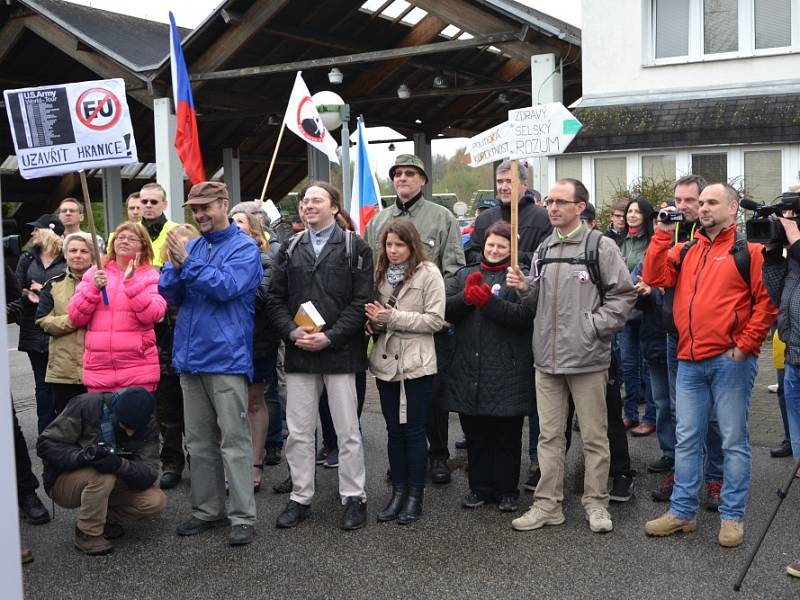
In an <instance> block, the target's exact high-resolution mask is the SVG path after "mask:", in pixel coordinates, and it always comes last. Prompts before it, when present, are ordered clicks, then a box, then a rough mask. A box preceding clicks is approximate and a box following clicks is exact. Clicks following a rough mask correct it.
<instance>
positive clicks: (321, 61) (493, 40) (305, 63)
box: [189, 31, 518, 81]
mask: <svg viewBox="0 0 800 600" xmlns="http://www.w3.org/2000/svg"><path fill="white" fill-rule="evenodd" d="M517 35H518V34H517V33H516V32H512V31H506V32H505V33H493V34H490V35H484V36H476V37H474V38H472V39H470V40H451V41H449V42H438V43H436V44H423V45H421V46H416V47H412V48H391V49H389V50H377V51H375V52H363V53H360V54H345V55H342V56H332V57H330V58H313V59H310V60H300V61H296V62H291V63H283V64H278V65H264V66H260V67H244V68H242V69H228V70H225V71H216V72H212V73H195V74H194V75H191V76H190V77H189V79H191V80H192V81H211V80H219V79H239V78H241V77H254V76H261V75H274V74H276V73H291V72H293V71H302V70H307V69H321V68H327V67H334V66H346V65H354V64H359V63H371V62H377V61H382V60H393V59H396V58H408V57H411V56H420V55H423V54H438V53H440V52H453V51H457V50H463V49H465V48H475V47H477V46H490V45H493V44H497V43H500V42H502V41H508V40H511V39H516V38H517Z"/></svg>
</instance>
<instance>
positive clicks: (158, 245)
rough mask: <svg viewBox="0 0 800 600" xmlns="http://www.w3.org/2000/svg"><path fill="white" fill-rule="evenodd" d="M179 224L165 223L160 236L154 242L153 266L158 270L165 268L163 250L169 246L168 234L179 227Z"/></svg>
mask: <svg viewBox="0 0 800 600" xmlns="http://www.w3.org/2000/svg"><path fill="white" fill-rule="evenodd" d="M177 226H178V223H175V222H174V221H167V222H166V223H164V226H163V227H162V228H161V232H160V233H159V234H158V237H157V238H156V239H154V240H153V241H152V245H153V266H154V267H156V268H157V269H160V268H161V267H162V266H164V260H163V257H162V253H163V251H164V250H163V249H164V247H165V246H166V245H167V233H169V230H170V229H172V228H174V227H177Z"/></svg>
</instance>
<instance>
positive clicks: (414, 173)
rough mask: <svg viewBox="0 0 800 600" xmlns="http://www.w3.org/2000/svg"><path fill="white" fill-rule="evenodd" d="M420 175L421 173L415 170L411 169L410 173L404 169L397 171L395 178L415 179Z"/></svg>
mask: <svg viewBox="0 0 800 600" xmlns="http://www.w3.org/2000/svg"><path fill="white" fill-rule="evenodd" d="M417 175H419V171H415V170H414V169H409V170H408V171H406V170H403V169H397V170H396V171H395V172H394V176H395V177H415V176H417Z"/></svg>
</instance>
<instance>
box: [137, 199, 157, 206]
mask: <svg viewBox="0 0 800 600" xmlns="http://www.w3.org/2000/svg"><path fill="white" fill-rule="evenodd" d="M139 202H141V203H142V204H144V205H149V206H156V205H158V204H161V200H153V199H150V198H142V199H141V200H139Z"/></svg>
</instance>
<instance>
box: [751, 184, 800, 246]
mask: <svg viewBox="0 0 800 600" xmlns="http://www.w3.org/2000/svg"><path fill="white" fill-rule="evenodd" d="M775 200H777V202H775V203H774V204H770V205H765V204H763V203H761V204H759V203H758V202H755V201H753V200H750V199H749V198H742V199H741V200H740V201H739V206H741V207H742V208H744V209H746V210H752V211H753V218H752V219H750V220H749V221H747V222H746V223H745V236H746V237H747V241H748V242H754V243H757V244H780V245H781V246H783V245H784V244H787V243H788V240H787V239H786V232H785V231H784V229H783V225H781V222H780V221H779V220H778V219H776V218H775V215H777V216H781V217H782V216H783V213H784V211H794V213H795V216H794V217H790V218H791V219H793V220H794V221H796V222H797V223H800V193H798V192H784V193H783V194H781V195H780V196H778V197H777V198H775Z"/></svg>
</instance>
